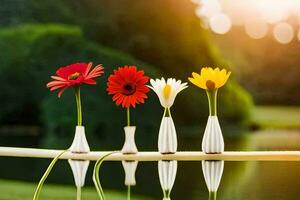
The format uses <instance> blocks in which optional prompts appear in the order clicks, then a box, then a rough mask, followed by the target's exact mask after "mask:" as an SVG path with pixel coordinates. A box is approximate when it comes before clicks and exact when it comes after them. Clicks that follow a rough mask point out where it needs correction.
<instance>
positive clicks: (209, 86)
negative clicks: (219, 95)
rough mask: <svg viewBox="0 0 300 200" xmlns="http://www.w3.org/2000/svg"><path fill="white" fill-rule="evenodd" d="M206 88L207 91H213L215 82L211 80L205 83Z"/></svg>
mask: <svg viewBox="0 0 300 200" xmlns="http://www.w3.org/2000/svg"><path fill="white" fill-rule="evenodd" d="M206 87H207V89H209V90H214V89H215V88H216V84H215V82H213V81H211V80H207V81H206Z"/></svg>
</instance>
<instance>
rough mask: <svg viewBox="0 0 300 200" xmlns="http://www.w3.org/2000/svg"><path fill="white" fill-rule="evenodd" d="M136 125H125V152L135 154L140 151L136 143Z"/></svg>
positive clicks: (123, 149) (123, 151)
mask: <svg viewBox="0 0 300 200" xmlns="http://www.w3.org/2000/svg"><path fill="white" fill-rule="evenodd" d="M135 130H136V127H135V126H125V127H124V131H125V142H124V145H123V148H122V150H121V152H122V153H123V154H135V153H137V152H138V149H137V147H136V144H135V139H134V136H135Z"/></svg>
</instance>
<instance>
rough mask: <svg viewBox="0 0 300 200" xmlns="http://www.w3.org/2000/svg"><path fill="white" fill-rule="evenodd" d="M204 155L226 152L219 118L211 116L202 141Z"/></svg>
mask: <svg viewBox="0 0 300 200" xmlns="http://www.w3.org/2000/svg"><path fill="white" fill-rule="evenodd" d="M202 151H203V152H204V153H222V152H224V139H223V135H222V131H221V127H220V124H219V120H218V117H217V116H209V117H208V121H207V124H206V128H205V132H204V136H203V139H202Z"/></svg>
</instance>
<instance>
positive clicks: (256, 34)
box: [245, 19, 268, 39]
mask: <svg viewBox="0 0 300 200" xmlns="http://www.w3.org/2000/svg"><path fill="white" fill-rule="evenodd" d="M245 31H246V33H247V34H248V35H249V36H250V37H251V38H253V39H261V38H263V37H265V36H266V35H267V33H268V24H267V23H266V22H264V21H263V20H259V19H257V20H251V21H249V22H246V23H245Z"/></svg>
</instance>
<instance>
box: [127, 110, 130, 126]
mask: <svg viewBox="0 0 300 200" xmlns="http://www.w3.org/2000/svg"><path fill="white" fill-rule="evenodd" d="M127 126H130V107H128V108H127Z"/></svg>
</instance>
